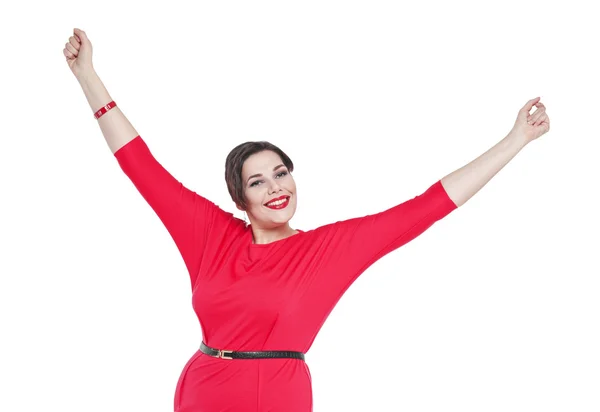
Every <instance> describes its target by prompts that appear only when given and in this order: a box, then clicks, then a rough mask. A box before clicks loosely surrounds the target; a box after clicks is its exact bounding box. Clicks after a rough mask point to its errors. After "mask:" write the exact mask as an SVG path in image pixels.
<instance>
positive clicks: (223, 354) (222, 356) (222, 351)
mask: <svg viewBox="0 0 600 412" xmlns="http://www.w3.org/2000/svg"><path fill="white" fill-rule="evenodd" d="M225 352H229V353H233V351H232V350H222V349H219V353H218V355H217V358H221V359H233V358H232V357H230V356H225Z"/></svg>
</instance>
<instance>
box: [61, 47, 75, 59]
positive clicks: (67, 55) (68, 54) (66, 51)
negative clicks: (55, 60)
mask: <svg viewBox="0 0 600 412" xmlns="http://www.w3.org/2000/svg"><path fill="white" fill-rule="evenodd" d="M63 54H64V55H65V57H66V58H67V59H74V58H75V56H74V55H73V53H71V52H70V51H68V50H67V49H63Z"/></svg>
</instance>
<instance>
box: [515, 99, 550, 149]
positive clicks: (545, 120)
mask: <svg viewBox="0 0 600 412" xmlns="http://www.w3.org/2000/svg"><path fill="white" fill-rule="evenodd" d="M533 106H536V107H537V110H536V111H535V112H534V113H533V114H529V112H530V111H531V109H533ZM549 130H550V118H549V117H548V114H547V113H546V106H544V104H543V103H542V102H540V98H539V97H536V98H535V99H532V100H529V101H528V102H527V103H526V104H525V106H523V107H522V108H521V110H519V114H518V115H517V120H516V121H515V125H514V126H513V129H512V130H511V133H512V134H515V135H518V136H519V137H521V138H523V139H524V140H525V142H526V143H529V142H531V141H533V140H535V139H537V138H538V137H540V136H541V135H543V134H544V133H546V132H548V131H549Z"/></svg>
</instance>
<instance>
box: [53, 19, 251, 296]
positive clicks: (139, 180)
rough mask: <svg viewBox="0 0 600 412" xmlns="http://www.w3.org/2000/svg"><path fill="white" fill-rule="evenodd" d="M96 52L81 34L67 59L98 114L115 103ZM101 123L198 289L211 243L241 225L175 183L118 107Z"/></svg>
mask: <svg viewBox="0 0 600 412" xmlns="http://www.w3.org/2000/svg"><path fill="white" fill-rule="evenodd" d="M91 50H92V45H91V43H90V41H89V40H88V38H87V36H86V35H85V33H84V32H83V31H81V30H78V29H75V30H74V36H72V37H71V38H70V39H69V42H68V43H67V44H66V45H65V49H64V51H63V53H64V55H65V57H66V58H67V63H68V64H69V67H70V68H71V70H72V71H73V74H74V75H75V77H76V78H77V80H78V81H79V84H80V85H81V87H82V89H83V92H84V94H85V97H86V98H87V101H88V103H89V105H90V108H91V109H92V113H95V112H96V111H97V110H98V109H100V108H101V107H103V106H105V105H106V104H107V103H109V102H111V101H112V98H111V96H110V95H109V94H108V91H107V90H106V88H105V87H104V84H103V83H102V81H101V80H100V77H98V75H97V74H96V72H95V70H94V68H93V66H92V63H91ZM90 116H92V114H90ZM97 121H98V123H99V125H100V129H101V130H102V134H103V135H104V138H105V139H106V142H107V143H108V146H109V147H110V149H111V151H112V152H113V155H114V156H115V158H116V159H117V161H118V163H119V165H120V167H121V169H122V170H123V171H124V173H125V174H126V175H127V176H128V177H129V179H130V180H131V182H132V183H133V185H134V186H135V187H136V188H137V190H138V191H139V193H140V194H141V195H142V197H143V198H144V199H145V200H146V201H147V203H148V204H149V205H150V206H151V207H152V209H153V210H154V212H155V213H156V214H157V215H158V217H159V218H160V220H161V221H162V223H163V224H164V226H165V227H166V229H167V231H168V232H169V234H170V235H171V237H172V238H173V240H174V241H175V244H176V245H177V248H178V249H179V251H180V253H181V255H182V257H183V260H184V261H185V264H186V267H187V269H188V272H189V274H190V279H191V284H192V289H193V287H194V285H195V282H196V277H197V275H198V271H199V267H200V264H201V260H202V257H203V252H204V249H205V247H206V245H207V242H208V241H209V239H210V241H215V242H219V241H220V237H223V236H227V235H229V234H231V231H236V230H237V228H238V227H240V225H239V224H238V223H239V222H237V221H238V220H239V219H235V218H234V217H233V215H232V214H231V213H228V212H225V211H224V210H222V209H221V208H219V207H218V206H216V205H215V204H214V203H212V202H210V201H209V200H207V199H205V198H204V197H202V196H200V195H198V194H197V193H196V192H193V191H191V190H189V189H188V188H186V187H185V186H184V185H183V184H182V183H181V182H179V181H178V180H177V179H175V178H174V177H173V176H172V175H171V174H170V173H169V172H168V171H167V170H166V169H165V168H164V167H163V166H162V165H161V164H160V163H159V162H158V161H157V160H156V159H155V157H154V156H153V155H152V153H151V152H150V149H149V148H148V146H147V145H146V143H145V142H144V140H143V139H142V138H141V137H140V136H139V134H138V132H137V131H136V130H135V129H134V128H133V126H132V125H131V123H129V121H128V120H127V118H126V117H125V115H124V114H123V113H122V112H121V110H120V109H119V107H118V106H117V107H114V108H112V109H110V110H108V111H107V112H106V113H104V114H103V115H102V116H101V117H100V118H99V119H98V120H97Z"/></svg>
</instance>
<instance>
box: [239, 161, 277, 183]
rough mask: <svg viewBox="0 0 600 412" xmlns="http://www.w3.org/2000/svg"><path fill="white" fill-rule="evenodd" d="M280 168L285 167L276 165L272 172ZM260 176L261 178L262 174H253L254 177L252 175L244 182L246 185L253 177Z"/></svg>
mask: <svg viewBox="0 0 600 412" xmlns="http://www.w3.org/2000/svg"><path fill="white" fill-rule="evenodd" d="M280 167H285V165H284V164H283V163H282V164H280V165H278V166H275V167H274V168H273V171H275V170H277V169H279V168H280ZM261 176H262V173H257V174H255V175H252V176H250V177H249V178H248V179H247V180H246V183H248V182H249V181H250V179H252V178H253V177H261Z"/></svg>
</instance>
